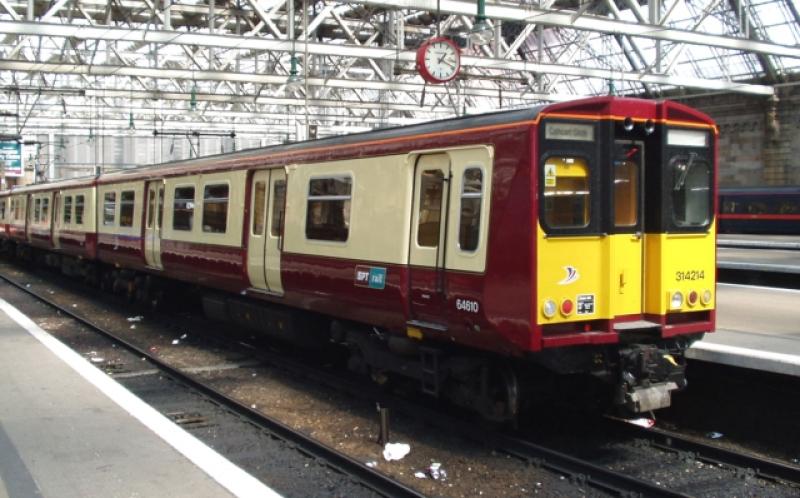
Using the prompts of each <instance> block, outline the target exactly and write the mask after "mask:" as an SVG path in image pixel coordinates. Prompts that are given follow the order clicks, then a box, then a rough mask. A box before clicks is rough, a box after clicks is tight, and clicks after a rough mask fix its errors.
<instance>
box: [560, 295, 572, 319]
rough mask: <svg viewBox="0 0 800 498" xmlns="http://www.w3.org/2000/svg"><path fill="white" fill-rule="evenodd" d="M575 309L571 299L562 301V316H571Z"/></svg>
mask: <svg viewBox="0 0 800 498" xmlns="http://www.w3.org/2000/svg"><path fill="white" fill-rule="evenodd" d="M573 309H575V306H574V305H573V304H572V300H571V299H564V300H563V301H561V314H563V315H564V316H569V315H571V314H572V310H573Z"/></svg>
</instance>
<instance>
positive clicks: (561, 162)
mask: <svg viewBox="0 0 800 498" xmlns="http://www.w3.org/2000/svg"><path fill="white" fill-rule="evenodd" d="M590 198H591V191H590V190H589V167H588V165H587V164H586V161H585V160H584V159H582V158H579V157H550V158H548V159H547V161H545V163H544V221H545V224H546V225H547V226H548V227H550V228H585V227H587V226H589V206H590Z"/></svg>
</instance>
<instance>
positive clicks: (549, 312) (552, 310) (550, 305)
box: [542, 299, 558, 318]
mask: <svg viewBox="0 0 800 498" xmlns="http://www.w3.org/2000/svg"><path fill="white" fill-rule="evenodd" d="M557 310H558V306H556V302H555V301H553V300H552V299H545V300H544V303H542V313H544V316H546V317H547V318H553V317H554V316H555V314H556V311H557Z"/></svg>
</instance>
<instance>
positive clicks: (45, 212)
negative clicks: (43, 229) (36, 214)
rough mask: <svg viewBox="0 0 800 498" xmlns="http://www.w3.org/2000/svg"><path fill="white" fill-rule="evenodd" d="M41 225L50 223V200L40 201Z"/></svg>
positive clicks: (47, 198) (46, 198)
mask: <svg viewBox="0 0 800 498" xmlns="http://www.w3.org/2000/svg"><path fill="white" fill-rule="evenodd" d="M40 221H41V222H42V223H47V222H48V221H50V198H49V197H45V198H43V199H42V217H41V218H40Z"/></svg>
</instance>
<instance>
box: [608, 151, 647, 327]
mask: <svg viewBox="0 0 800 498" xmlns="http://www.w3.org/2000/svg"><path fill="white" fill-rule="evenodd" d="M644 157H645V155H644V142H641V141H636V140H617V141H615V142H614V156H613V161H612V168H613V174H612V175H611V181H612V182H613V184H612V187H611V191H612V192H613V206H614V207H613V210H612V212H613V217H612V220H613V225H614V226H613V233H614V235H613V237H612V249H611V254H612V255H613V262H612V264H611V268H613V270H612V271H613V274H612V275H611V281H612V282H613V283H614V286H615V288H616V293H615V297H614V299H613V301H615V303H614V314H615V315H616V316H629V315H640V314H641V313H642V310H643V305H644V290H643V280H642V273H643V269H644V242H643V237H642V231H643V222H644V220H643V219H642V218H643V216H642V206H643V195H642V191H643V188H642V186H643V184H644V178H643V176H644Z"/></svg>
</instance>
